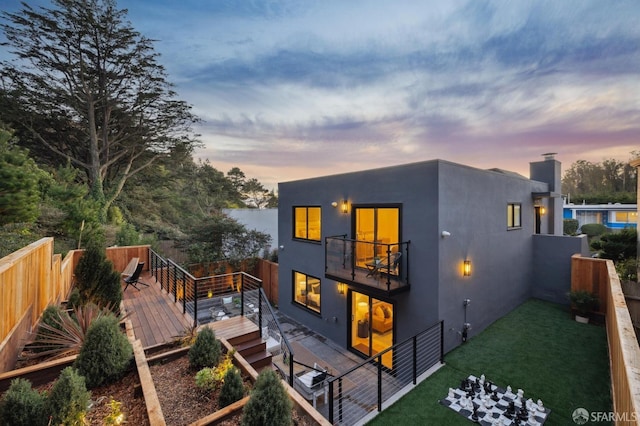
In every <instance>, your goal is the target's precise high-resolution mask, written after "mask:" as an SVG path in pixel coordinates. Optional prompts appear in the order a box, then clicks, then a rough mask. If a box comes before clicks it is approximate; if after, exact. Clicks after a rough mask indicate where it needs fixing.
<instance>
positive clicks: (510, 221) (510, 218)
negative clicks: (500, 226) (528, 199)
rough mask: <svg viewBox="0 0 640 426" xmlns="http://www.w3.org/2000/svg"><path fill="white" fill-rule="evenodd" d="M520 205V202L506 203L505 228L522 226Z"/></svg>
mask: <svg viewBox="0 0 640 426" xmlns="http://www.w3.org/2000/svg"><path fill="white" fill-rule="evenodd" d="M521 211H522V205H521V204H520V203H509V204H507V229H517V228H521V227H522V212H521Z"/></svg>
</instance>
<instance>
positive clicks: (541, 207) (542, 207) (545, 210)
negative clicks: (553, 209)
mask: <svg viewBox="0 0 640 426" xmlns="http://www.w3.org/2000/svg"><path fill="white" fill-rule="evenodd" d="M546 212H547V209H545V208H544V206H540V215H543V214H545V213H546Z"/></svg>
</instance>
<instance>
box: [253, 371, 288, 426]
mask: <svg viewBox="0 0 640 426" xmlns="http://www.w3.org/2000/svg"><path fill="white" fill-rule="evenodd" d="M291 410H292V404H291V400H290V399H289V394H287V391H286V390H285V388H284V386H283V385H282V382H281V380H280V378H279V377H278V375H277V374H276V373H275V372H274V371H273V370H269V369H265V370H262V372H261V373H260V375H258V379H257V380H256V383H255V386H254V388H253V391H252V392H251V398H249V401H248V402H247V405H245V406H244V411H243V415H242V425H243V426H288V425H291Z"/></svg>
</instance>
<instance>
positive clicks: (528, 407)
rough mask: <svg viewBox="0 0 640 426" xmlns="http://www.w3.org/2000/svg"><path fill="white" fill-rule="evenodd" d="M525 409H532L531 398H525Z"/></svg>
mask: <svg viewBox="0 0 640 426" xmlns="http://www.w3.org/2000/svg"><path fill="white" fill-rule="evenodd" d="M527 410H529V411H531V410H533V400H532V399H531V398H529V399H527Z"/></svg>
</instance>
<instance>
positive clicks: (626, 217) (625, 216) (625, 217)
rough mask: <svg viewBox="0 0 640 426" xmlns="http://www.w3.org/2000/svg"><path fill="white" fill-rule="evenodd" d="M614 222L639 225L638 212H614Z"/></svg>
mask: <svg viewBox="0 0 640 426" xmlns="http://www.w3.org/2000/svg"><path fill="white" fill-rule="evenodd" d="M612 213H613V215H612V216H613V221H612V222H615V223H637V222H638V212H621V211H613V212H612Z"/></svg>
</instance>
